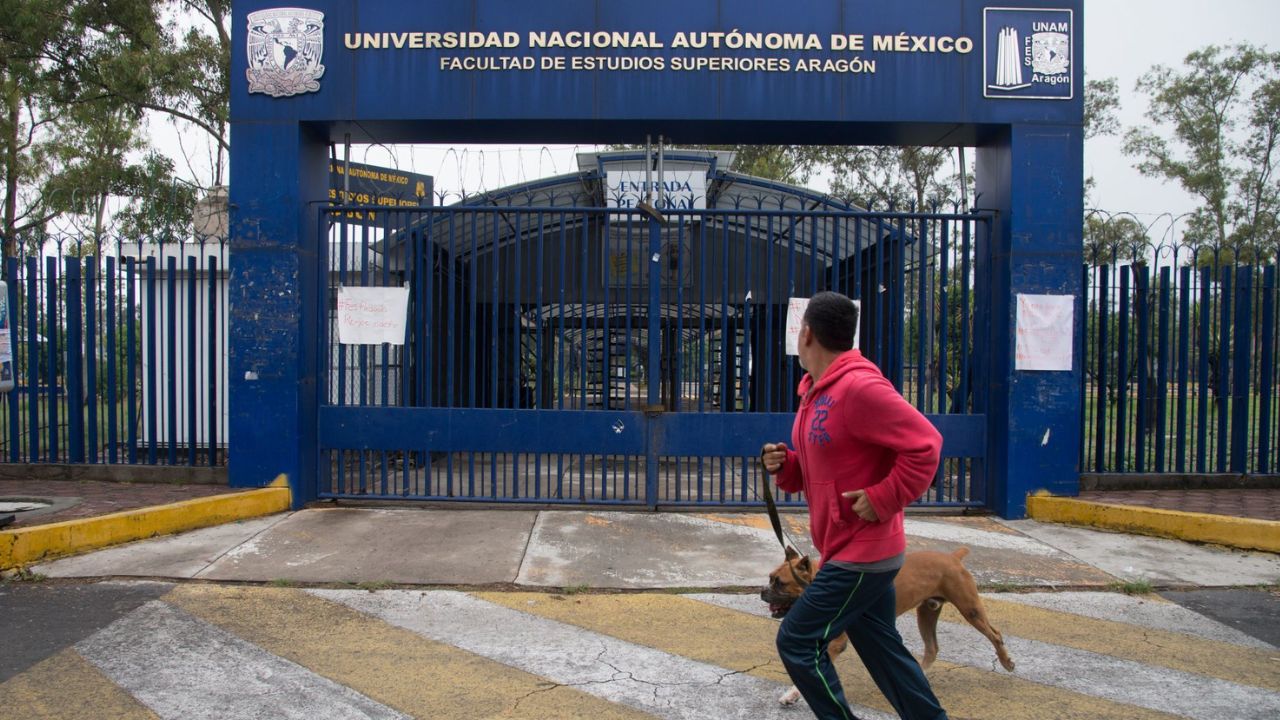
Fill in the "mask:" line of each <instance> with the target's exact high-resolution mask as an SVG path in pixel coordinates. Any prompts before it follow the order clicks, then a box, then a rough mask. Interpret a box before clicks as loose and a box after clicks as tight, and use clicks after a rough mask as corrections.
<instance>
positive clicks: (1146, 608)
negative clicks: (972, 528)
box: [990, 592, 1280, 672]
mask: <svg viewBox="0 0 1280 720" xmlns="http://www.w3.org/2000/svg"><path fill="white" fill-rule="evenodd" d="M990 597H993V598H999V599H1000V600H1007V601H1009V602H1016V603H1020V604H1023V605H1030V606H1032V607H1039V608H1045V609H1046V610H1057V611H1058V612H1065V613H1071V614H1073V615H1083V616H1085V617H1091V618H1097V619H1098V620H1116V621H1119V622H1124V623H1128V624H1130V625H1138V626H1141V627H1147V628H1151V629H1153V630H1169V631H1171V632H1178V633H1183V634H1184V635H1194V636H1196V637H1202V638H1205V639H1206V640H1218V641H1220V642H1227V643H1232V644H1234V645H1240V646H1243V647H1251V648H1258V649H1259V650H1274V649H1275V646H1274V645H1271V644H1270V643H1266V642H1263V641H1262V640H1259V639H1257V638H1255V637H1252V636H1250V635H1246V634H1244V633H1242V632H1240V631H1239V630H1236V629H1235V628H1233V627H1230V626H1228V625H1223V624H1222V623H1220V622H1217V621H1215V620H1210V619H1209V618H1207V617H1205V616H1203V615H1201V614H1199V613H1197V612H1195V611H1193V610H1188V609H1187V608H1184V607H1182V606H1181V605H1176V604H1174V603H1171V602H1162V601H1159V600H1155V601H1153V600H1150V599H1148V598H1144V597H1131V596H1129V595H1117V594H1116V593H1107V592H1056V593H992V594H991V595H990ZM1278 672H1280V670H1278Z"/></svg>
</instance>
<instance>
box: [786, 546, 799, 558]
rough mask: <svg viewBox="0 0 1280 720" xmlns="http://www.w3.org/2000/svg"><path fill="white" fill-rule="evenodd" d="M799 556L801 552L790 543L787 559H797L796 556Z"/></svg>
mask: <svg viewBox="0 0 1280 720" xmlns="http://www.w3.org/2000/svg"><path fill="white" fill-rule="evenodd" d="M798 557H800V553H798V552H796V549H795V548H793V547H791V546H790V545H788V546H787V560H795V559H796V558H798Z"/></svg>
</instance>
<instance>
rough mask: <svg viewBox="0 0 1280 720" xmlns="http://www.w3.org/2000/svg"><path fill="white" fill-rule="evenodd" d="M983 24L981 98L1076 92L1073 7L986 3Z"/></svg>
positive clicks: (1069, 96)
mask: <svg viewBox="0 0 1280 720" xmlns="http://www.w3.org/2000/svg"><path fill="white" fill-rule="evenodd" d="M982 24H983V38H984V39H985V47H984V48H983V88H982V94H983V96H984V97H988V98H1003V99H1010V100H1070V99H1072V98H1073V97H1074V96H1075V95H1074V93H1075V62H1074V58H1073V57H1072V47H1073V41H1074V27H1075V17H1074V13H1073V12H1072V11H1071V10H1057V9H1047V8H985V9H984V10H983V16H982Z"/></svg>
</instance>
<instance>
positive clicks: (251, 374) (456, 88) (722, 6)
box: [229, 0, 1083, 517]
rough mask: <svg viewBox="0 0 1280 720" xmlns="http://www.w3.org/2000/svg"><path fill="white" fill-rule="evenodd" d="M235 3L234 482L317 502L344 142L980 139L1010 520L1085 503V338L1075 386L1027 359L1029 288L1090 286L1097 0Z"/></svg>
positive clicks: (997, 438)
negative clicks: (1078, 498) (1085, 130)
mask: <svg viewBox="0 0 1280 720" xmlns="http://www.w3.org/2000/svg"><path fill="white" fill-rule="evenodd" d="M997 5H998V6H997ZM233 7H234V17H235V18H236V21H235V23H236V25H235V28H234V32H233V40H234V44H233V53H232V73H231V74H232V98H231V103H232V104H231V111H232V169H231V218H232V223H231V246H232V256H231V270H232V279H231V288H230V302H231V330H230V333H231V336H230V341H231V348H230V355H231V357H230V365H229V367H230V373H229V375H230V397H231V418H230V434H231V438H230V442H231V447H232V448H233V452H232V454H231V458H230V462H231V482H232V484H233V485H235V486H256V485H261V484H264V483H266V482H269V481H270V480H271V479H272V478H274V477H275V476H277V475H278V474H281V473H283V474H285V475H287V476H288V477H289V479H290V482H291V483H292V486H293V489H294V497H295V500H296V502H298V503H303V502H306V501H307V500H309V499H310V498H311V497H313V496H314V495H313V493H314V484H313V483H311V482H309V479H310V478H312V477H313V476H314V474H315V472H316V458H317V454H318V448H317V440H316V438H317V413H318V404H319V400H318V398H319V395H320V391H319V388H318V387H317V378H318V375H319V372H320V367H319V366H320V364H321V363H322V362H324V360H322V358H320V357H319V353H318V351H317V348H318V346H319V343H318V340H317V334H318V332H319V329H320V327H321V318H320V313H319V309H318V308H319V302H318V298H319V293H320V292H321V287H322V280H323V279H322V278H321V277H320V272H319V264H318V262H317V261H316V253H317V251H318V248H317V247H316V242H317V241H316V238H317V237H318V232H317V227H316V225H317V218H318V213H317V212H316V208H317V206H318V205H320V204H322V203H324V202H326V200H327V168H326V162H327V158H328V147H329V143H332V142H340V141H341V140H342V139H343V138H344V137H346V136H348V135H349V136H350V137H351V139H352V140H353V141H354V142H381V143H395V142H489V141H502V142H537V143H547V142H583V143H594V142H600V143H608V142H628V141H635V139H636V138H641V137H643V136H644V135H646V134H652V135H658V134H663V135H665V136H667V137H672V138H676V139H678V140H679V141H680V142H683V143H709V142H715V143H757V144H769V143H822V144H902V145H931V146H941V145H953V146H954V145H973V146H977V147H978V148H979V150H978V159H977V186H978V193H979V194H978V196H977V198H976V204H977V206H978V207H979V208H981V209H985V210H991V211H994V212H995V213H996V218H997V220H996V223H995V226H996V227H995V232H993V233H992V238H991V241H990V247H989V248H988V252H987V253H985V254H984V255H983V257H982V258H981V260H980V265H979V267H977V268H976V270H975V273H976V275H977V276H978V277H979V278H981V279H982V282H981V283H980V287H981V288H983V291H984V292H986V293H989V296H988V297H987V298H986V304H987V305H986V306H987V307H988V308H989V311H990V319H989V322H990V327H989V328H988V333H987V337H988V338H989V343H988V346H987V347H985V348H979V349H978V350H979V353H978V356H977V358H976V360H977V363H978V364H977V372H978V373H979V374H980V375H981V377H982V380H983V386H984V387H985V388H986V397H985V399H984V409H985V416H986V418H987V420H986V422H987V432H986V438H987V440H986V442H987V448H986V454H985V461H986V463H987V469H986V471H987V476H988V477H989V478H990V481H991V482H992V483H993V487H992V490H993V493H992V498H993V500H992V505H993V509H994V510H995V511H996V512H998V513H999V514H1001V515H1003V516H1006V517H1020V516H1022V515H1023V514H1024V510H1025V496H1026V494H1027V493H1028V492H1030V491H1034V490H1037V489H1041V488H1044V489H1048V490H1050V491H1052V492H1055V493H1064V494H1073V493H1074V492H1075V491H1076V489H1077V487H1078V467H1077V463H1078V443H1079V413H1080V405H1079V403H1080V400H1079V393H1078V390H1079V382H1078V380H1079V378H1078V375H1077V373H1078V372H1079V367H1080V362H1079V356H1080V348H1076V349H1075V353H1076V359H1075V361H1074V363H1073V370H1071V371H1068V372H1026V371H1016V370H1015V369H1014V350H1015V322H1016V317H1015V308H1016V302H1015V299H1016V296H1017V294H1019V293H1029V294H1052V295H1071V296H1076V297H1078V296H1079V294H1080V291H1081V288H1080V282H1081V281H1080V271H1079V268H1080V265H1081V259H1082V258H1081V254H1082V253H1081V216H1082V207H1083V181H1082V178H1083V169H1082V165H1083V161H1082V154H1083V134H1082V128H1081V122H1082V113H1083V98H1082V95H1083V63H1082V61H1081V58H1082V50H1083V38H1082V33H1081V27H1082V18H1081V2H1080V0H1071V1H1070V2H1055V3H1044V2H1035V1H1028V2H1024V3H1022V4H1021V5H1020V7H1018V8H1007V7H1005V6H1004V4H1002V3H1001V4H997V3H994V2H990V3H989V2H980V1H977V0H902V1H900V2H896V3H891V4H890V3H882V2H877V1H875V0H816V1H815V2H811V3H806V4H804V5H803V6H798V5H796V4H794V3H790V4H788V3H777V2H772V1H770V0H721V1H718V2H716V1H700V0H694V1H693V2H690V1H689V0H654V1H653V2H649V3H645V4H643V5H631V4H626V3H605V2H598V1H597V0H560V1H557V2H549V3H528V2H526V1H525V0H459V1H456V2H433V3H422V4H419V3H403V2H397V1H395V0H361V1H357V2H338V1H336V0H323V1H316V2H308V3H307V6H306V8H305V9H299V8H292V7H284V8H280V7H276V6H274V5H272V4H268V3H263V2H259V1H245V2H236V3H234V6H233ZM801 8H802V9H801ZM1081 321H1082V318H1079V317H1077V318H1076V322H1077V323H1079V322H1081ZM1064 330H1065V328H1064ZM1072 335H1073V336H1075V332H1074V330H1073V331H1072Z"/></svg>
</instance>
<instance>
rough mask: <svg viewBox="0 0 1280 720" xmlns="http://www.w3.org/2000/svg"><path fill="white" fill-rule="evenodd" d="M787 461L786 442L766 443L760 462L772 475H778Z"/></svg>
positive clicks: (761, 451)
mask: <svg viewBox="0 0 1280 720" xmlns="http://www.w3.org/2000/svg"><path fill="white" fill-rule="evenodd" d="M786 461H787V445H786V443H765V444H764V447H763V448H761V450H760V462H761V464H763V465H764V469H765V470H766V471H768V473H769V474H770V475H777V474H778V471H779V470H781V469H782V464H783V463H784V462H786Z"/></svg>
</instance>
